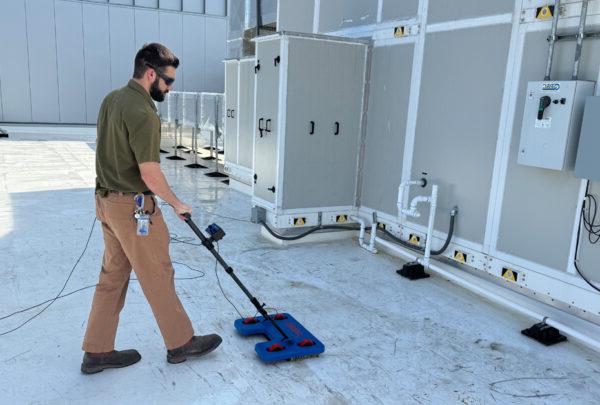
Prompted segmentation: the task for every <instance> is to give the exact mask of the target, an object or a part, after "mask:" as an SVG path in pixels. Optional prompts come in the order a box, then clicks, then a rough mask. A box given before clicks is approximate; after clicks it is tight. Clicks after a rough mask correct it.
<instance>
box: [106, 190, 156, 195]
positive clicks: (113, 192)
mask: <svg viewBox="0 0 600 405" xmlns="http://www.w3.org/2000/svg"><path fill="white" fill-rule="evenodd" d="M108 193H109V194H118V195H137V194H140V193H137V192H133V191H128V192H123V191H117V190H108ZM141 194H144V195H154V193H153V192H152V191H149V190H148V191H144V192H142V193H141Z"/></svg>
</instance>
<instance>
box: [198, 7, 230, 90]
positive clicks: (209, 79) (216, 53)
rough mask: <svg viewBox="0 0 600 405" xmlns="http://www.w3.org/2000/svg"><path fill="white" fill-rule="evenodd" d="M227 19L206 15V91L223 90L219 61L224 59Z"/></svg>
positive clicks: (223, 79)
mask: <svg viewBox="0 0 600 405" xmlns="http://www.w3.org/2000/svg"><path fill="white" fill-rule="evenodd" d="M226 22H227V20H225V19H223V18H210V17H206V60H205V64H204V69H205V72H206V74H205V82H204V88H205V90H206V91H212V92H219V93H221V92H223V91H224V89H223V86H224V83H225V77H224V76H225V73H224V72H225V70H224V68H223V64H222V63H221V61H222V60H223V59H225V54H226V52H227V51H226V49H225V48H226V46H225V45H226V43H225V41H224V40H223V38H225V37H226V35H227V32H226V30H227V27H226V25H227V24H226Z"/></svg>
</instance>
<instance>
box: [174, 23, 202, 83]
mask: <svg viewBox="0 0 600 405" xmlns="http://www.w3.org/2000/svg"><path fill="white" fill-rule="evenodd" d="M204 20H205V18H204V16H196V15H184V16H183V53H182V55H181V65H180V68H179V70H181V71H182V72H183V77H184V80H183V88H184V89H185V90H186V91H201V90H202V89H203V88H204V47H205V45H206V34H205V21H204Z"/></svg>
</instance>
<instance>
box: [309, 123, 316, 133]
mask: <svg viewBox="0 0 600 405" xmlns="http://www.w3.org/2000/svg"><path fill="white" fill-rule="evenodd" d="M314 133H315V122H314V121H311V122H310V131H308V134H309V135H314Z"/></svg>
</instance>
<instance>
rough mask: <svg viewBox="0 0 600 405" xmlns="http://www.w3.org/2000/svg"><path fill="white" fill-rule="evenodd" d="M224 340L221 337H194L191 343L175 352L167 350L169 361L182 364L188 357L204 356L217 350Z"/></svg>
mask: <svg viewBox="0 0 600 405" xmlns="http://www.w3.org/2000/svg"><path fill="white" fill-rule="evenodd" d="M222 341H223V339H221V336H219V335H215V334H213V335H206V336H192V338H191V339H190V341H189V342H187V343H186V344H184V345H183V346H181V347H178V348H176V349H173V350H167V361H168V362H169V363H171V364H177V363H181V362H184V361H186V360H187V358H188V357H200V356H204V355H205V354H208V353H210V352H212V351H213V350H215V349H216V348H217V347H219V345H220V344H221V342H222Z"/></svg>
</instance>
